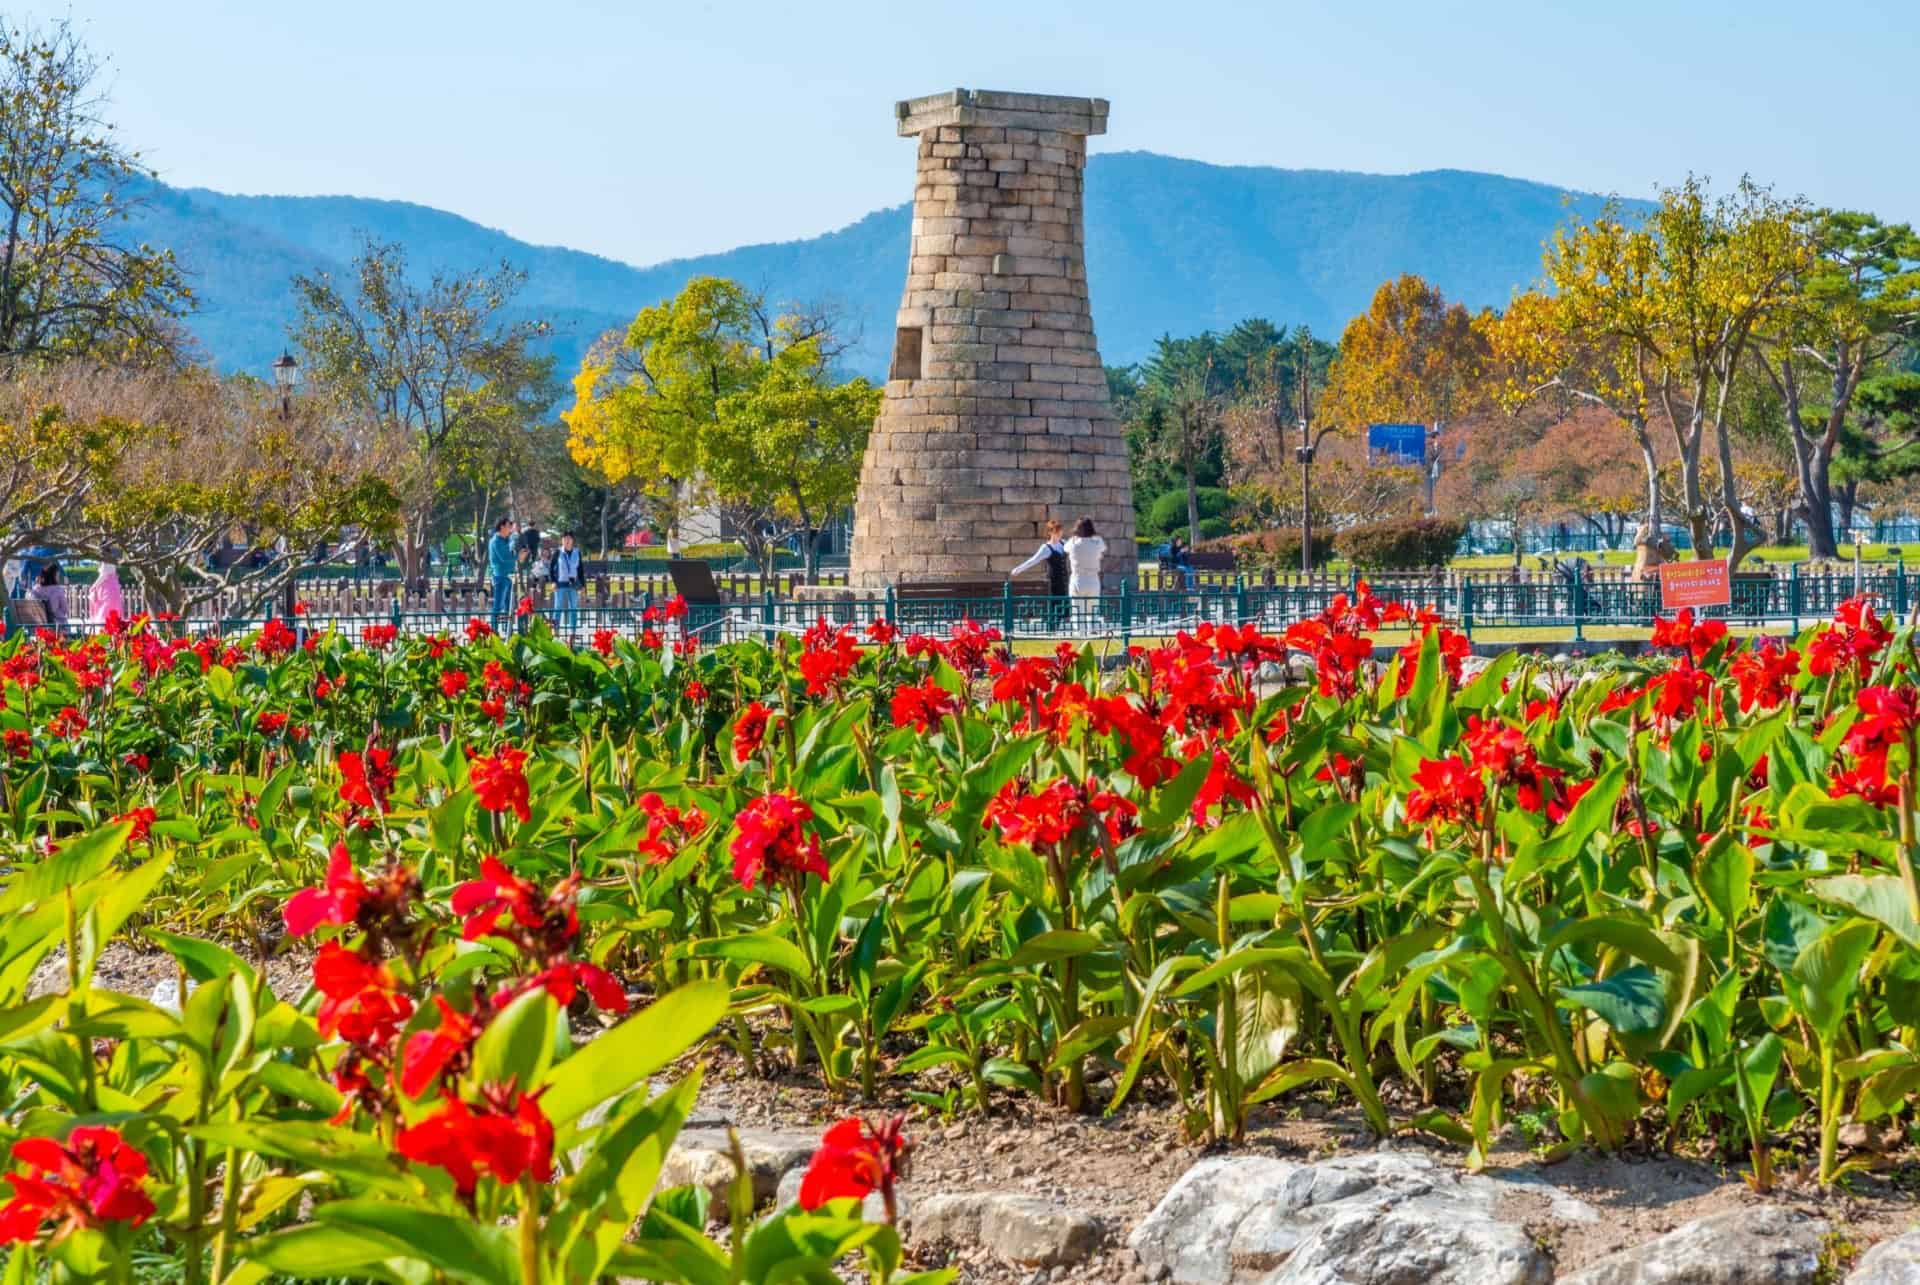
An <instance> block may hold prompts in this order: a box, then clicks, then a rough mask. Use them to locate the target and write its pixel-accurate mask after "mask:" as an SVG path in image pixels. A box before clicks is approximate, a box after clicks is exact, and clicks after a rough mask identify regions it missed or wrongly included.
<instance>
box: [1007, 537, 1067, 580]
mask: <svg viewBox="0 0 1920 1285" xmlns="http://www.w3.org/2000/svg"><path fill="white" fill-rule="evenodd" d="M1062 534H1063V532H1062V530H1061V527H1060V520H1059V519H1058V518H1048V519H1047V538H1046V539H1045V540H1042V541H1041V542H1040V547H1039V548H1037V549H1035V550H1034V551H1033V556H1032V557H1031V558H1028V559H1027V560H1026V561H1025V562H1023V563H1021V564H1020V565H1019V566H1017V567H1015V568H1014V569H1013V570H1011V571H1009V572H1007V579H1009V580H1011V579H1013V578H1014V577H1015V576H1017V575H1019V574H1020V573H1021V572H1022V571H1030V570H1032V569H1033V568H1034V567H1037V566H1039V565H1040V564H1041V563H1043V562H1044V563H1046V564H1047V592H1048V593H1049V594H1051V595H1053V596H1054V597H1056V598H1064V597H1066V596H1067V546H1066V542H1065V541H1064V540H1062V539H1061V535H1062Z"/></svg>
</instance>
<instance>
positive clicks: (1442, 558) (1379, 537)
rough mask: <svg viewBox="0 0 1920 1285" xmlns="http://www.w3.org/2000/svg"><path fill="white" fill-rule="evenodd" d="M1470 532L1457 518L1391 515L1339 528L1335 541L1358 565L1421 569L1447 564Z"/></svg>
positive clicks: (1386, 568)
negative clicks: (1379, 519) (1376, 520)
mask: <svg viewBox="0 0 1920 1285" xmlns="http://www.w3.org/2000/svg"><path fill="white" fill-rule="evenodd" d="M1466 533H1467V524H1466V523H1464V522H1460V521H1457V520H1455V519H1453V518H1387V519H1384V520H1382V521H1379V522H1363V523H1361V524H1360V525H1359V526H1351V527H1348V528H1347V529H1346V530H1344V531H1339V532H1336V533H1335V535H1334V537H1333V543H1334V547H1335V548H1337V549H1339V550H1340V552H1341V553H1343V554H1345V555H1346V556H1347V558H1348V559H1349V560H1350V561H1351V562H1352V563H1353V564H1354V565H1355V566H1360V567H1375V568H1380V569H1382V570H1387V571H1418V570H1420V569H1422V568H1425V567H1440V566H1445V565H1446V563H1447V561H1448V559H1450V558H1452V557H1453V555H1454V552H1455V550H1457V549H1458V548H1459V547H1460V540H1461V537H1463V536H1465V535H1466Z"/></svg>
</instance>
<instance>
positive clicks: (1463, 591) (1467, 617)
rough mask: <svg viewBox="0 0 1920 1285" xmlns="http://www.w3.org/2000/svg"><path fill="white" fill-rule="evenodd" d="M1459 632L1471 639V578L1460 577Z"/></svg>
mask: <svg viewBox="0 0 1920 1285" xmlns="http://www.w3.org/2000/svg"><path fill="white" fill-rule="evenodd" d="M1460 632H1461V633H1463V634H1465V635H1466V636H1467V639H1468V641H1472V639H1473V577H1472V576H1471V575H1462V576H1461V577H1460Z"/></svg>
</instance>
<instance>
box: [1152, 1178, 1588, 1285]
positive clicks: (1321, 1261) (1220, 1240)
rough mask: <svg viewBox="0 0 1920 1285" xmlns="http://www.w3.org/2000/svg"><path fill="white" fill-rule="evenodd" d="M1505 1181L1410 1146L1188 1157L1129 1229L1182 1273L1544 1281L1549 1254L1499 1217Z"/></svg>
mask: <svg viewBox="0 0 1920 1285" xmlns="http://www.w3.org/2000/svg"><path fill="white" fill-rule="evenodd" d="M1501 1196H1502V1188H1501V1185H1500V1184H1498V1183H1496V1182H1494V1181H1492V1180H1491V1179H1487V1178H1482V1177H1477V1176H1473V1175H1467V1174H1462V1173H1460V1172H1458V1171H1457V1170H1453V1169H1449V1168H1447V1167H1445V1166H1442V1165H1438V1164H1435V1163H1434V1162H1433V1161H1432V1160H1430V1159H1428V1158H1427V1157H1426V1156H1424V1155H1421V1154H1418V1153H1412V1152H1396V1151H1392V1150H1384V1149H1383V1150H1378V1151H1372V1152H1363V1153H1358V1154H1354V1155H1346V1156H1336V1157H1334V1158H1333V1159H1330V1160H1322V1161H1319V1162H1317V1163H1313V1164H1300V1163H1296V1162H1293V1161H1289V1160H1279V1159H1273V1158H1269V1157H1263V1156H1240V1157H1218V1158H1214V1159H1208V1160H1203V1161H1201V1162H1200V1163H1199V1164H1197V1165H1195V1166H1193V1167H1192V1168H1191V1169H1189V1170H1188V1171H1187V1172H1186V1174H1185V1175H1183V1176H1182V1177H1181V1179H1180V1181H1179V1182H1177V1183H1175V1184H1174V1186H1173V1189H1172V1190H1171V1191H1169V1192H1168V1193H1167V1195H1166V1196H1165V1198H1164V1199H1162V1200H1161V1202H1160V1204H1159V1205H1158V1206H1156V1207H1155V1208H1154V1211H1153V1212H1152V1213H1151V1214H1149V1215H1148V1216H1147V1217H1146V1218H1145V1219H1144V1220H1143V1221H1142V1222H1141V1223H1140V1225H1139V1226H1138V1227H1136V1228H1135V1229H1134V1232H1133V1235H1132V1236H1131V1237H1130V1238H1129V1239H1128V1244H1129V1245H1130V1246H1131V1247H1132V1249H1133V1251H1134V1253H1135V1254H1136V1255H1137V1256H1138V1257H1139V1259H1140V1261H1141V1263H1142V1264H1143V1265H1144V1266H1145V1267H1146V1268H1147V1269H1148V1270H1149V1272H1151V1273H1153V1274H1155V1275H1159V1276H1161V1277H1162V1278H1163V1279H1171V1280H1173V1281H1174V1282H1176V1283H1177V1285H1350V1282H1353V1281H1365V1282H1367V1285H1422V1283H1425V1285H1547V1282H1549V1281H1551V1280H1552V1279H1553V1266H1552V1263H1551V1262H1550V1261H1549V1259H1548V1258H1547V1256H1546V1254H1545V1253H1543V1252H1542V1251H1541V1249H1540V1247H1539V1246H1538V1245H1536V1244H1535V1243H1534V1241H1533V1239H1532V1238H1531V1237H1530V1236H1529V1235H1528V1234H1527V1232H1526V1231H1525V1229H1523V1228H1521V1227H1517V1226H1514V1225H1512V1224H1510V1223H1506V1222H1502V1221H1500V1219H1498V1218H1497V1217H1496V1216H1495V1212H1494V1210H1495V1207H1496V1205H1497V1204H1498V1203H1499V1201H1500V1199H1501Z"/></svg>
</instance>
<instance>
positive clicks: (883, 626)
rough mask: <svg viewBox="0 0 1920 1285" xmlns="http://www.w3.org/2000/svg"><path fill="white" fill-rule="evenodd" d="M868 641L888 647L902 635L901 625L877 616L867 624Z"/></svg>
mask: <svg viewBox="0 0 1920 1285" xmlns="http://www.w3.org/2000/svg"><path fill="white" fill-rule="evenodd" d="M866 633H867V641H868V642H870V643H874V644H877V645H878V646H881V647H886V646H889V645H890V644H892V643H893V642H894V641H895V640H896V639H898V638H899V637H900V627H899V626H898V625H896V624H894V623H893V622H892V621H891V620H888V619H886V618H885V617H877V618H875V619H874V620H872V621H869V622H868V624H867V630H866Z"/></svg>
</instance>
